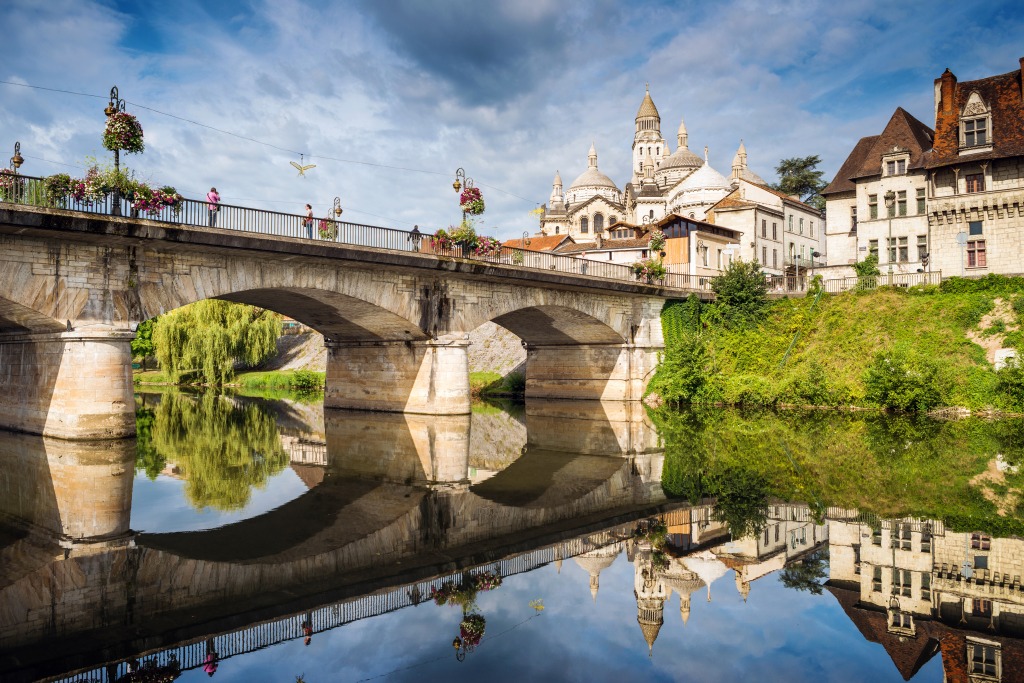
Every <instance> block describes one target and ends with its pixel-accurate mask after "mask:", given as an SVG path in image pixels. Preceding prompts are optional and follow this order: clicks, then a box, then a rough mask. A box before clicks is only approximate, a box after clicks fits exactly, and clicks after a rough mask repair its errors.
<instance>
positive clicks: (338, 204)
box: [334, 197, 341, 220]
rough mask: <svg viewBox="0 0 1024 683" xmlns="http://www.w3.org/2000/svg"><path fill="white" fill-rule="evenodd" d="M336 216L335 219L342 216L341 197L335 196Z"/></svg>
mask: <svg viewBox="0 0 1024 683" xmlns="http://www.w3.org/2000/svg"><path fill="white" fill-rule="evenodd" d="M334 218H335V220H337V219H339V218H341V197H335V198H334Z"/></svg>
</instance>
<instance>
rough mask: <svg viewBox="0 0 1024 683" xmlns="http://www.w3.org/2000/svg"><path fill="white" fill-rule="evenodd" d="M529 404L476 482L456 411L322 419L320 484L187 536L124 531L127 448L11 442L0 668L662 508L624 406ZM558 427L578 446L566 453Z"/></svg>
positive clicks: (146, 637) (419, 573)
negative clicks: (10, 530) (15, 526)
mask: <svg viewBox="0 0 1024 683" xmlns="http://www.w3.org/2000/svg"><path fill="white" fill-rule="evenodd" d="M538 405H540V407H541V408H543V410H540V411H539V412H537V413H529V414H527V416H526V427H527V431H526V432H524V433H523V437H524V441H525V443H523V442H518V443H517V442H515V441H514V440H513V441H510V442H509V443H507V444H506V445H505V446H504V447H506V448H508V452H507V453H496V454H494V462H495V463H509V462H511V463H512V464H511V465H508V466H504V467H503V469H501V471H499V472H498V473H497V474H495V475H494V476H493V477H491V478H489V479H487V480H485V481H482V482H480V483H479V484H471V483H470V481H471V480H470V478H469V467H470V464H469V463H470V452H471V448H470V443H469V442H470V439H469V423H470V420H471V417H470V416H469V415H465V416H421V415H412V414H404V415H403V414H395V413H361V412H356V413H341V412H339V411H326V413H327V414H326V424H325V426H324V433H325V441H326V444H327V450H326V452H327V458H326V464H325V465H324V466H323V467H322V468H321V469H322V470H323V472H324V476H323V479H322V483H320V484H319V485H317V486H315V487H314V488H312V489H310V490H309V491H307V492H306V493H305V494H303V495H301V496H299V497H298V498H296V499H294V500H292V501H291V502H289V503H287V504H285V505H283V506H282V507H280V508H277V509H276V510H273V511H271V512H268V513H265V514H262V515H259V516H257V517H253V518H250V519H246V520H243V521H240V522H237V523H235V524H231V525H228V526H225V527H221V528H217V529H211V530H208V531H202V532H195V533H161V534H145V533H144V534H137V533H134V532H132V531H131V530H130V520H129V517H128V514H129V511H130V509H131V494H132V488H131V477H130V476H127V475H128V473H130V472H131V471H132V468H133V465H134V459H135V447H134V442H133V441H128V442H105V443H104V442H68V441H59V440H52V439H46V438H41V437H32V436H28V435H22V436H14V435H12V437H11V438H10V439H5V441H4V442H2V444H0V447H2V448H4V450H5V452H3V453H0V506H3V509H2V511H3V512H5V513H7V515H9V516H12V517H17V518H18V519H20V520H25V521H27V522H31V523H32V526H33V529H32V533H24V532H23V533H21V535H20V537H13V538H9V537H5V538H8V540H7V541H5V543H6V545H5V546H4V547H0V560H2V561H3V562H2V564H0V605H3V610H2V611H0V646H2V648H3V650H4V651H5V652H7V653H9V655H7V656H9V657H11V658H16V659H17V661H20V662H22V664H19V665H18V666H17V667H15V666H14V665H13V661H15V660H14V659H6V660H5V661H3V662H0V670H10V669H12V668H21V667H23V666H26V664H24V663H28V662H36V663H37V664H35V665H28V666H30V667H35V666H38V667H43V666H46V665H44V664H43V662H46V661H48V660H49V659H50V658H51V656H52V645H51V643H52V642H53V639H54V638H55V637H56V638H59V639H61V642H62V647H61V650H62V652H63V653H64V660H63V661H64V662H65V664H64V665H62V666H66V667H67V668H80V667H83V666H88V665H89V663H90V661H91V658H92V657H93V656H94V652H95V643H96V640H95V639H96V638H100V639H101V640H102V639H105V638H112V637H113V638H114V639H115V640H116V639H117V636H113V635H111V631H110V628H109V627H111V626H113V625H117V626H118V627H119V628H120V627H122V626H124V625H129V626H131V630H132V633H133V634H134V635H133V636H132V639H131V640H130V641H129V642H120V641H117V642H115V643H113V644H111V645H110V648H111V649H110V652H112V653H116V652H121V651H124V652H125V653H127V652H130V651H137V650H139V649H149V648H152V647H154V645H158V644H159V643H160V640H161V638H162V637H163V636H162V634H163V631H162V630H160V628H159V624H161V623H163V624H166V623H186V624H191V623H194V621H195V620H196V618H199V620H200V621H202V622H204V623H206V624H217V623H220V624H224V625H228V624H232V625H233V624H237V622H238V620H239V619H240V618H241V617H240V616H239V611H240V609H242V608H240V607H239V605H245V607H244V609H245V610H246V611H249V612H250V613H260V614H265V613H266V611H267V610H270V609H276V605H278V604H281V603H285V604H291V605H295V604H296V603H297V602H298V603H304V604H305V603H309V604H318V603H320V602H322V601H323V600H324V599H327V600H340V599H344V598H346V597H349V596H353V595H363V594H366V593H376V592H378V591H383V592H384V593H387V590H388V588H389V587H393V586H395V585H399V584H404V583H409V582H411V581H425V580H427V579H428V578H431V577H437V576H446V575H449V574H451V572H453V571H460V570H462V569H464V568H467V567H471V566H477V565H481V564H489V563H492V562H494V560H495V558H507V557H515V556H516V555H519V554H522V553H524V552H529V551H532V550H533V549H535V548H537V547H538V546H542V547H547V546H551V545H552V544H557V542H558V541H560V540H561V539H564V538H568V537H571V536H578V535H580V534H581V533H590V532H592V531H593V530H595V529H598V528H603V527H604V526H606V525H607V520H612V521H614V520H622V519H623V518H630V517H635V516H636V515H637V514H646V513H647V512H649V511H651V510H654V509H657V508H658V506H660V505H661V504H662V503H664V495H663V493H662V490H661V481H660V480H661V458H662V457H663V455H662V453H663V452H662V451H661V446H660V443H659V439H658V436H657V434H656V432H655V431H654V429H653V426H652V425H651V424H650V423H649V422H648V421H647V419H646V413H645V412H644V411H643V409H642V407H641V406H639V405H638V404H635V403H628V404H606V403H597V402H595V403H592V404H590V405H589V410H587V411H584V412H579V410H578V404H566V403H562V402H553V403H552V404H551V405H547V406H545V405H543V404H538ZM314 431H315V430H314ZM567 431H568V432H571V433H573V434H575V435H576V439H577V444H578V445H577V446H576V447H575V451H574V452H570V453H567V452H566V449H567V448H568V447H569V446H570V443H569V442H568V441H567V440H566V436H565V433H566V432H567ZM484 464H486V463H484ZM495 469H499V468H498V467H496V468H495ZM40 529H42V530H43V531H44V533H40ZM544 557H547V556H544V555H534V556H530V557H528V558H527V559H523V560H519V561H520V562H524V563H525V564H524V565H523V566H534V565H535V564H536V563H538V562H544V561H548V560H545V559H544ZM55 558H56V559H55ZM531 558H532V559H531ZM505 569H508V570H509V571H517V570H515V569H514V567H513V566H511V565H508V566H506V567H505ZM313 596H320V597H319V598H314V597H313ZM373 599H374V600H378V601H380V600H384V598H373ZM97 600H99V601H101V602H102V603H103V605H104V609H103V610H102V611H97V610H96V608H95V607H96V604H97ZM381 604H390V603H381ZM294 609H299V608H294ZM302 609H305V607H303V608H302ZM352 609H355V608H354V607H353V608H352ZM261 618H262V617H261ZM250 621H251V620H250ZM206 628H210V627H209V626H208V627H206ZM281 628H284V627H281ZM186 630H187V629H186ZM222 630H228V629H222ZM179 633H181V631H179ZM199 635H202V634H198V633H197V634H196V637H198V636H199ZM179 637H180V636H179ZM140 643H145V644H146V645H145V646H144V647H140V646H139V644H140ZM114 656H117V655H116V654H115V655H114ZM31 670H32V671H34V672H35V673H34V674H33V675H37V676H38V675H44V674H46V672H47V671H50V673H53V672H54V671H53V670H49V669H41V668H32V669H31ZM26 675H28V674H27V673H26Z"/></svg>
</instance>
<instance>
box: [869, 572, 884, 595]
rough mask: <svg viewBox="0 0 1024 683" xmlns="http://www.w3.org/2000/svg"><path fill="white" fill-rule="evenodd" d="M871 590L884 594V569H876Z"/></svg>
mask: <svg viewBox="0 0 1024 683" xmlns="http://www.w3.org/2000/svg"><path fill="white" fill-rule="evenodd" d="M871 590H872V591H874V592H875V593H881V592H882V568H881V567H875V568H874V571H872V573H871Z"/></svg>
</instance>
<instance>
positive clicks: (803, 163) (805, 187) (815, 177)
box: [771, 154, 828, 211]
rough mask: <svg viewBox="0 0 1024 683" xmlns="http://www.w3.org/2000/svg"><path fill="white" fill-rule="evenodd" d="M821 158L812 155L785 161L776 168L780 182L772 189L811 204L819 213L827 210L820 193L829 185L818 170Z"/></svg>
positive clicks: (773, 185)
mask: <svg viewBox="0 0 1024 683" xmlns="http://www.w3.org/2000/svg"><path fill="white" fill-rule="evenodd" d="M820 163H821V157H819V156H818V155H817V154H812V155H811V156H807V157H792V158H790V159H783V160H782V161H780V162H779V165H778V166H776V167H775V172H776V173H778V174H779V182H777V183H773V184H772V186H771V187H772V189H774V190H778V191H779V192H782V193H784V194H788V195H795V196H798V197H800V201H802V202H804V203H805V204H809V205H811V206H813V207H814V208H816V209H818V210H819V211H824V210H825V198H824V197H822V196H821V194H820V192H821V191H822V190H824V189H825V186H826V185H828V183H827V182H825V181H824V180H822V178H821V176H822V175H823V172H822V171H819V170H817V166H818V164H820Z"/></svg>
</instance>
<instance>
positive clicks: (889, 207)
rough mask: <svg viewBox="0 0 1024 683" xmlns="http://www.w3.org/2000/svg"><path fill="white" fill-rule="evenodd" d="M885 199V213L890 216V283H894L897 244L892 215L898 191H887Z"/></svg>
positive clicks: (888, 245)
mask: <svg viewBox="0 0 1024 683" xmlns="http://www.w3.org/2000/svg"><path fill="white" fill-rule="evenodd" d="M883 199H884V200H885V214H886V216H888V217H889V240H888V244H887V245H886V246H887V247H888V254H887V256H888V261H889V284H890V285H891V284H892V262H893V261H894V260H895V256H896V245H895V244H893V241H892V215H893V213H895V211H893V207H894V206H896V193H895V192H893V191H892V190H889V191H888V192H886V193H885V195H884V197H883Z"/></svg>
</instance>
